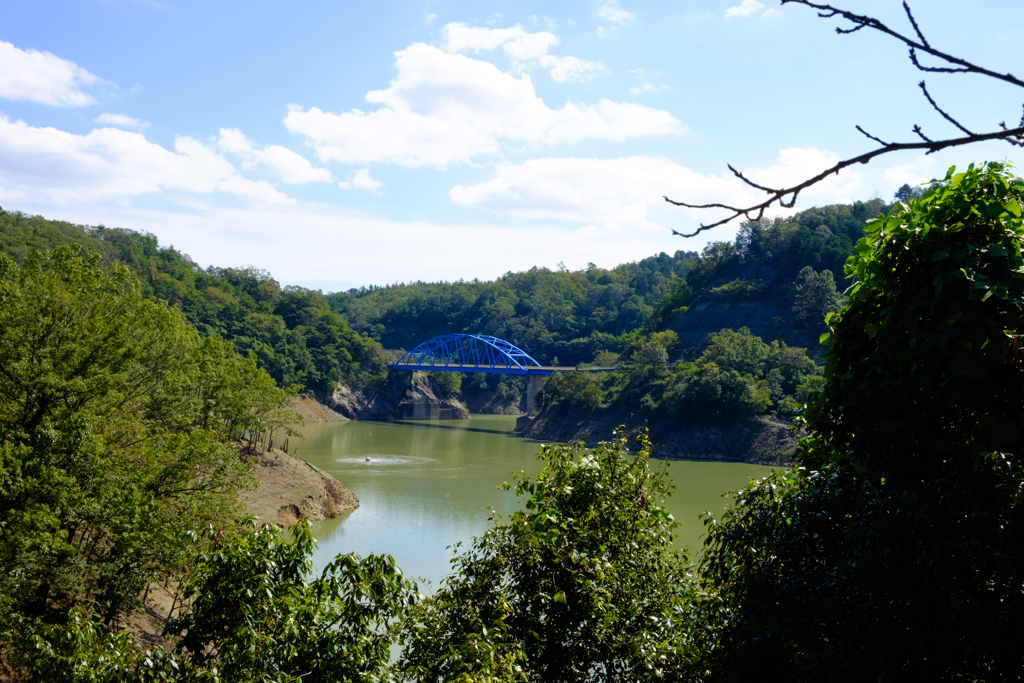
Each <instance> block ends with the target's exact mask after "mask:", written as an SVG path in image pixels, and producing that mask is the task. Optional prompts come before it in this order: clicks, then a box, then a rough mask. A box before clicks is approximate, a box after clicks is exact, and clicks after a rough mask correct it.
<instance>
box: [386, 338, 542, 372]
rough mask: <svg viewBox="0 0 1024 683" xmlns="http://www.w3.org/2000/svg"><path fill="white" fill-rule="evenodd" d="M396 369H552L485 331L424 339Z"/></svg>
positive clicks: (395, 365) (518, 370)
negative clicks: (544, 366) (483, 332)
mask: <svg viewBox="0 0 1024 683" xmlns="http://www.w3.org/2000/svg"><path fill="white" fill-rule="evenodd" d="M391 369H393V370H432V371H435V372H436V371H441V372H485V373H495V374H502V375H550V374H551V373H552V372H553V371H552V370H549V369H546V368H543V367H541V364H540V363H538V362H537V361H535V360H534V359H533V358H531V357H530V355H529V354H528V353H526V352H525V351H523V350H522V349H520V348H519V347H517V346H515V345H514V344H510V343H509V342H507V341H505V340H504V339H498V338H497V337H491V336H488V335H485V334H444V335H441V336H440V337H434V338H433V339H428V340H427V341H425V342H423V343H422V344H420V345H419V346H417V347H416V348H414V349H413V350H412V351H409V352H408V353H406V354H405V355H404V356H402V357H401V358H400V359H399V360H398V362H397V363H395V364H394V365H392V366H391Z"/></svg>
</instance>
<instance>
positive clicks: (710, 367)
mask: <svg viewBox="0 0 1024 683" xmlns="http://www.w3.org/2000/svg"><path fill="white" fill-rule="evenodd" d="M674 338H675V334H674V333H673V332H671V331H668V332H662V333H655V334H652V335H650V336H648V337H646V338H645V339H646V341H643V342H642V343H640V344H639V345H638V346H637V348H636V350H635V351H634V352H633V354H632V355H631V356H630V362H629V363H626V364H624V365H623V366H622V367H621V368H619V369H618V370H614V371H611V372H601V373H592V372H573V373H569V374H566V375H564V376H562V375H558V374H555V375H552V376H551V377H550V378H549V379H548V380H547V381H545V382H544V385H543V387H542V390H541V393H540V396H539V401H540V404H541V405H542V406H543V407H544V408H545V409H547V410H548V411H555V410H561V411H563V412H568V411H572V410H574V409H584V410H586V411H587V412H589V413H592V414H596V415H601V414H605V413H607V414H608V415H610V416H612V417H614V416H623V417H625V416H628V415H636V414H641V415H647V416H650V415H653V414H655V413H664V414H666V415H670V416H672V417H673V418H675V419H678V420H683V421H688V420H693V421H708V420H716V419H720V418H721V417H722V416H723V415H724V416H725V418H726V419H728V420H731V421H735V420H737V419H740V418H743V417H745V416H749V415H761V414H764V413H767V412H778V413H780V414H782V415H784V416H787V417H790V416H793V415H795V414H796V412H797V411H798V410H799V406H800V402H801V401H802V400H803V399H804V398H805V397H806V395H807V393H808V392H809V391H810V390H811V389H812V388H813V387H814V386H816V383H817V382H818V381H819V380H818V377H817V375H818V374H819V373H820V372H821V370H820V369H819V368H817V367H816V366H815V364H814V361H813V360H811V359H810V358H809V357H808V356H807V353H806V351H805V350H804V349H798V348H792V347H787V346H786V345H785V344H780V343H779V342H777V341H775V342H772V343H771V344H765V343H764V342H763V341H761V339H760V338H758V337H756V336H754V335H753V334H751V332H750V330H748V329H746V328H741V329H739V330H735V331H734V330H722V331H721V332H717V333H712V334H710V335H709V336H708V346H707V348H706V349H705V350H704V352H703V353H701V355H700V356H698V357H697V358H695V359H694V360H691V361H685V362H684V361H679V362H677V363H675V364H674V365H669V364H668V363H667V360H668V349H669V348H671V346H672V344H673V342H674Z"/></svg>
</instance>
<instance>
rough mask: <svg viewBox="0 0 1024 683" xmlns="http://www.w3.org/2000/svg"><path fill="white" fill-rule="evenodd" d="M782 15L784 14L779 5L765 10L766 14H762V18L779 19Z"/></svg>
mask: <svg viewBox="0 0 1024 683" xmlns="http://www.w3.org/2000/svg"><path fill="white" fill-rule="evenodd" d="M781 16H782V10H780V9H778V8H777V7H772V8H770V9H766V10H765V11H764V14H762V15H761V18H762V19H778V18H779V17H781Z"/></svg>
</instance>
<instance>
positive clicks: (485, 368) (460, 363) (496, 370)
mask: <svg viewBox="0 0 1024 683" xmlns="http://www.w3.org/2000/svg"><path fill="white" fill-rule="evenodd" d="M612 369H614V368H589V367H588V368H580V367H574V366H568V367H562V366H545V365H541V364H540V363H538V362H537V361H536V360H534V359H533V358H532V357H531V356H530V354H528V353H526V352H525V351H523V350H522V349H520V348H519V347H518V346H516V345H515V344H512V343H510V342H507V341H505V340H504V339H498V338H497V337H491V336H488V335H485V334H443V335H441V336H440V337H434V338H433V339H428V340H427V341H425V342H423V343H421V344H419V345H418V346H416V348H414V349H413V350H411V351H409V352H408V353H406V354H405V355H404V356H402V357H401V358H400V359H398V361H397V362H395V363H394V364H392V365H391V370H393V371H395V372H402V371H414V370H430V371H432V372H465V373H474V372H484V373H491V374H498V375H522V376H524V379H526V414H527V415H529V414H531V413H533V409H534V398H535V397H536V395H537V391H538V390H539V389H540V385H541V383H542V382H543V381H544V378H545V377H547V376H548V375H551V374H554V373H555V372H574V371H588V372H594V371H598V370H612Z"/></svg>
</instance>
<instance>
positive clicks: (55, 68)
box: [0, 40, 103, 107]
mask: <svg viewBox="0 0 1024 683" xmlns="http://www.w3.org/2000/svg"><path fill="white" fill-rule="evenodd" d="M102 82H103V79H101V78H100V77H99V76H96V75H94V74H91V73H89V72H88V71H86V70H85V69H83V68H82V67H80V66H78V65H77V64H75V63H74V62H69V61H68V60H66V59H61V58H60V57H58V56H56V55H54V54H51V53H49V52H39V51H38V50H32V49H29V50H20V49H18V48H16V47H15V46H14V45H12V44H11V43H6V42H4V41H2V40H0V97H3V98H6V99H8V100H28V101H30V102H39V103H41V104H48V105H51V106H54V107H84V106H86V105H89V104H93V103H94V102H95V101H96V100H95V99H93V97H92V96H91V95H89V94H88V93H85V92H83V91H82V87H83V86H88V85H96V84H97V83H102Z"/></svg>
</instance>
